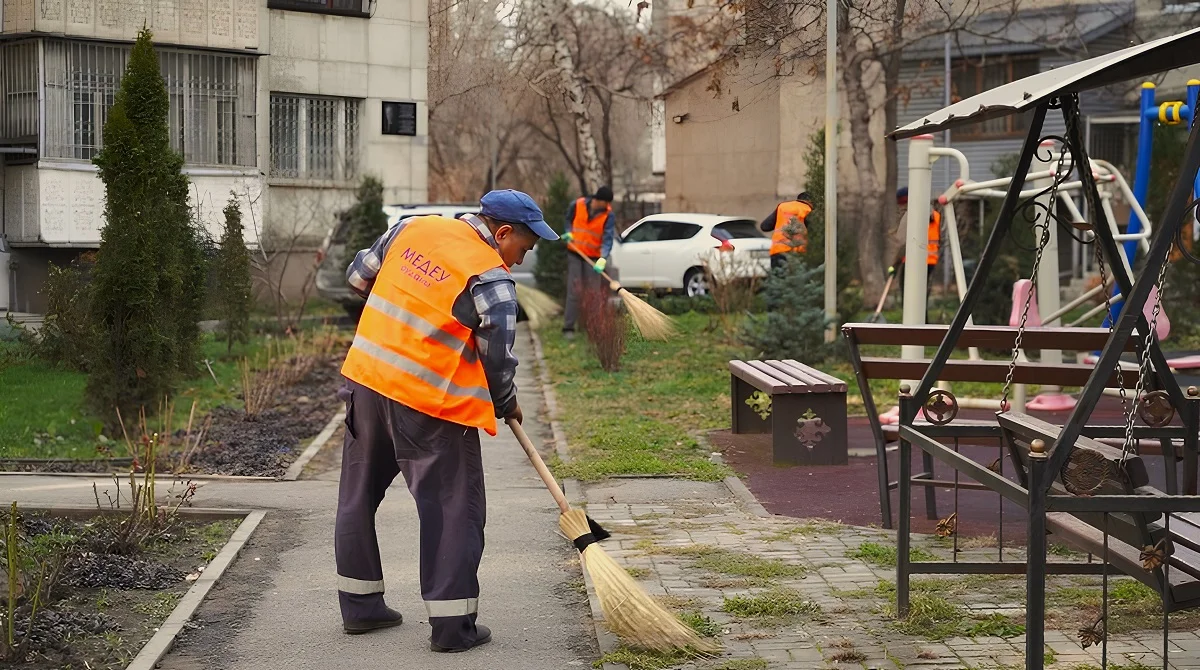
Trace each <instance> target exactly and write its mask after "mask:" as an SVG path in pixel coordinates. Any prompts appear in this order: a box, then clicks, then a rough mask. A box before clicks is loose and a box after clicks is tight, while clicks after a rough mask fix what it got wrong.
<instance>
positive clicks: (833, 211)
mask: <svg viewBox="0 0 1200 670" xmlns="http://www.w3.org/2000/svg"><path fill="white" fill-rule="evenodd" d="M839 1H840V0H828V5H827V7H826V9H825V23H826V32H825V318H826V319H827V320H828V323H829V325H828V326H827V327H826V330H825V341H826V342H832V341H833V339H834V337H835V336H836V334H837V324H836V323H835V322H834V319H835V318H836V316H837V176H838V172H837V147H838V142H837V127H838V89H837V28H838V2H839Z"/></svg>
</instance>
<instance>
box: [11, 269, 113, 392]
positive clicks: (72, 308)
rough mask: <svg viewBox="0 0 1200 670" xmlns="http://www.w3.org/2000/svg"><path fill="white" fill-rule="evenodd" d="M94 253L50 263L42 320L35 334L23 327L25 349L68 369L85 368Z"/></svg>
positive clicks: (22, 338) (90, 343) (89, 326)
mask: <svg viewBox="0 0 1200 670" xmlns="http://www.w3.org/2000/svg"><path fill="white" fill-rule="evenodd" d="M95 264H96V254H95V253H94V252H88V253H84V254H81V255H80V256H79V257H78V258H76V259H75V260H73V261H71V263H70V265H68V266H66V267H59V266H57V265H53V264H51V265H50V268H49V276H48V277H47V279H46V284H45V286H44V288H43V291H44V292H45V294H46V320H45V321H44V322H43V323H42V327H41V328H39V329H38V331H37V332H36V333H32V332H30V331H25V330H23V331H22V333H21V340H22V344H23V345H24V348H25V349H26V351H27V352H28V353H29V354H31V355H33V356H35V357H37V358H40V359H42V360H44V361H47V362H49V363H52V364H54V365H56V366H61V367H64V368H67V369H69V370H78V371H81V372H82V371H86V370H87V362H88V356H87V353H88V348H89V347H90V346H91V345H92V340H93V338H94V335H93V333H92V331H91V325H90V324H91V320H90V319H89V318H88V312H89V309H90V306H89V303H90V300H91V291H90V284H89V282H90V281H91V275H92V269H93V267H94V266H95Z"/></svg>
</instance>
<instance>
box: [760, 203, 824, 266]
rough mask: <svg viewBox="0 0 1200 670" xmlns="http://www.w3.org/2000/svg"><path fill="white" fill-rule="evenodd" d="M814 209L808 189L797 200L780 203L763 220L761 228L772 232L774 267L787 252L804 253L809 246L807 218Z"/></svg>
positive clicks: (772, 262)
mask: <svg viewBox="0 0 1200 670" xmlns="http://www.w3.org/2000/svg"><path fill="white" fill-rule="evenodd" d="M812 209H813V207H812V196H810V195H809V194H808V192H807V191H806V192H804V193H801V194H800V195H798V196H796V199H795V200H789V201H788V202H782V203H780V204H779V205H778V206H777V207H775V211H774V212H771V213H770V214H768V215H767V218H765V219H763V220H762V223H761V224H760V225H759V228H760V229H761V230H762V231H763V232H769V233H771V266H772V267H778V266H779V265H780V264H781V263H782V262H783V261H784V260H785V259H786V258H787V256H786V255H785V254H788V253H791V252H795V253H801V254H802V253H804V251H805V250H806V249H807V248H808V225H807V224H806V223H805V219H807V218H808V215H809V214H810V213H811V212H812Z"/></svg>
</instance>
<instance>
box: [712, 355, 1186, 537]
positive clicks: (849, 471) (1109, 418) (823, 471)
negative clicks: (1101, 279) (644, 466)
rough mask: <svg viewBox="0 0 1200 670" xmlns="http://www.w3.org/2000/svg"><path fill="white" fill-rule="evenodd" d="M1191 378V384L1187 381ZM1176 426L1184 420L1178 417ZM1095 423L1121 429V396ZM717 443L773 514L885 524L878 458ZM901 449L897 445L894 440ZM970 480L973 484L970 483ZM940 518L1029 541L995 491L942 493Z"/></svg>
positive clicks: (979, 457) (917, 518)
mask: <svg viewBox="0 0 1200 670" xmlns="http://www.w3.org/2000/svg"><path fill="white" fill-rule="evenodd" d="M1185 380H1186V381H1185ZM1198 382H1200V379H1197V378H1195V377H1189V378H1181V383H1183V384H1184V386H1185V387H1186V386H1187V385H1188V384H1197V383H1198ZM1031 414H1034V415H1035V416H1037V417H1038V418H1040V419H1043V420H1045V421H1049V422H1051V423H1056V424H1060V425H1061V424H1065V423H1066V421H1067V417H1068V414H1067V413H1066V412H1031ZM960 416H961V417H962V418H965V419H988V418H992V417H994V416H995V415H994V413H992V412H989V411H987V410H968V409H964V410H962V411H961V412H960ZM1176 421H1178V419H1176ZM1090 422H1091V423H1097V424H1105V425H1121V424H1122V422H1123V415H1122V411H1121V401H1120V399H1119V398H1110V397H1107V396H1106V397H1104V398H1102V399H1101V401H1100V403H1099V404H1098V405H1097V408H1096V410H1095V411H1094V412H1093V413H1092V418H1091V421H1090ZM709 439H710V440H711V441H712V444H713V446H714V447H715V448H716V449H717V450H719V451H721V452H722V453H723V454H724V458H725V461H726V463H728V464H729V466H730V467H732V468H733V469H734V470H736V471H737V472H739V473H741V474H742V475H744V476H745V482H746V485H747V486H748V487H749V488H750V490H751V491H752V492H753V493H754V495H755V497H757V498H758V500H759V502H761V503H762V504H763V506H764V507H766V508H767V510H768V511H769V512H771V513H772V514H780V515H784V516H791V517H798V518H817V519H826V520H829V521H837V522H841V523H846V524H851V525H857V526H870V525H876V526H879V525H882V522H883V519H882V516H881V515H880V511H879V493H878V492H879V485H878V478H879V475H878V470H877V468H876V463H877V460H876V457H875V456H871V457H866V458H851V459H850V462H849V464H848V465H838V466H791V467H787V466H776V465H774V464H772V463H771V438H770V435H732V434H731V433H730V432H729V431H728V430H722V431H715V432H713V433H710V434H709ZM848 441H849V446H850V448H851V449H874V439H873V438H872V436H871V429H870V425H869V424H868V422H867V419H866V417H862V416H859V417H851V418H850V420H849V437H848ZM891 446H893V447H894V446H895V443H894V442H893V443H891ZM960 447H961V451H962V453H963V454H965V455H968V456H970V457H971V458H972V459H974V460H975V461H977V462H979V463H982V464H984V465H987V464H990V463H992V462H993V461H995V460H996V457H997V456H999V455H1000V450H999V448H998V447H996V446H973V445H969V444H965V443H964V444H962V445H960ZM1157 450H1158V445H1157V443H1154V444H1152V445H1149V448H1148V449H1147V450H1146V451H1153V452H1157ZM914 452H916V453H914V454H913V464H912V468H913V469H912V471H913V472H914V473H917V472H921V471H922V467H921V458H920V452H919V451H918V450H914ZM887 457H888V475H889V477H890V478H891V480H892V481H895V480H896V477H897V475H898V473H899V463H898V460H899V459H898V453H897V451H896V450H895V449H892V450H890V451H889V452H888V456H887ZM1142 459H1143V460H1144V461H1145V462H1146V467H1147V469H1148V470H1149V472H1150V480H1151V485H1152V486H1154V487H1156V488H1158V489H1160V490H1163V489H1165V478H1166V475H1165V473H1164V470H1163V461H1162V457H1161V456H1159V455H1157V454H1156V453H1154V454H1150V453H1147V454H1144V455H1143V456H1142ZM1005 468H1006V470H1005V473H1006V474H1007V475H1008V476H1009V477H1010V478H1012V475H1011V467H1010V464H1009V463H1007V461H1006V462H1005ZM934 473H935V476H936V477H937V478H938V479H950V480H952V479H953V478H954V471H953V470H952V469H951V468H950V467H948V466H945V465H943V464H941V463H935V465H934ZM964 481H968V480H966V479H965V478H964ZM936 491H937V512H938V516H939V517H941V518H945V517H947V516H949V515H950V514H951V513H953V512H955V511H956V510H957V513H958V529H959V534H960V536H964V537H970V536H988V535H997V536H999V535H1000V534H1001V533H1002V534H1003V538H1004V542H1005V544H1008V543H1009V542H1010V540H1011V541H1014V542H1023V541H1024V537H1025V535H1026V528H1025V524H1026V519H1027V515H1026V514H1025V512H1024V510H1022V509H1021V508H1019V507H1018V506H1017V505H1015V504H1014V503H1011V502H1008V501H1005V502H1004V503H1003V519H1004V524H1003V529H1001V527H1000V518H1001V503H1000V496H999V494H996V493H992V492H990V491H965V490H960V491H959V492H958V494H957V507H956V496H955V492H954V490H953V489H936ZM891 500H892V503H891V504H892V516H893V521H894V520H895V518H896V515H897V514H898V513H899V505H898V492H897V491H892V493H891ZM912 510H913V513H912V527H913V530H914V532H922V533H931V532H933V530H934V527H935V526H936V524H937V520H936V519H934V520H930V519H926V518H925V516H926V515H925V490H924V488H923V487H913V507H912Z"/></svg>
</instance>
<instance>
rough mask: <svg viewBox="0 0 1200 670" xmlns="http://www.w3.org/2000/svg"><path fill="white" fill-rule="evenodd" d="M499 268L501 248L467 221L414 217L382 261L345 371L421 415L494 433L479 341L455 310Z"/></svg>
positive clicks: (348, 356)
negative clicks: (471, 284)
mask: <svg viewBox="0 0 1200 670" xmlns="http://www.w3.org/2000/svg"><path fill="white" fill-rule="evenodd" d="M500 267H505V265H504V261H503V260H502V259H501V258H500V254H499V252H497V251H496V250H495V249H493V248H492V247H491V245H489V244H488V243H487V242H485V241H484V240H483V239H482V238H480V237H479V234H478V233H477V232H475V229H474V227H472V226H471V224H469V223H466V222H464V221H458V220H455V219H447V218H443V217H440V216H425V217H420V218H416V219H413V220H411V221H410V222H408V223H407V224H406V225H405V226H404V230H402V231H400V232H399V233H398V234H397V235H396V238H395V239H394V240H393V241H392V244H391V247H390V248H389V250H388V252H387V255H386V256H385V257H384V259H383V264H382V266H381V267H380V269H379V275H378V276H377V277H376V278H375V284H374V286H372V287H371V295H370V296H369V297H368V298H367V305H366V308H365V309H364V310H363V313H362V318H361V319H360V320H359V322H358V331H357V332H356V333H355V335H354V344H353V345H351V347H350V352H349V353H348V354H347V355H346V362H345V363H344V364H343V365H342V374H343V375H344V376H345V377H346V378H347V379H351V380H353V381H355V382H358V383H359V384H362V385H363V386H365V387H367V388H369V389H371V390H373V391H375V392H376V393H379V394H380V395H382V396H385V397H387V398H391V399H392V400H395V401H396V402H398V403H400V404H402V405H405V406H408V407H411V408H412V409H415V410H417V411H418V412H421V413H423V414H428V415H429V416H432V417H436V418H439V419H444V420H446V421H450V422H452V423H457V424H460V425H463V426H470V427H473V428H482V429H483V430H485V431H487V433H488V435H495V434H496V414H495V409H494V406H493V404H492V395H491V392H490V391H489V390H488V384H487V377H486V376H485V375H484V371H483V363H481V362H480V360H479V354H478V352H477V351H476V349H475V338H474V336H473V334H472V332H471V329H470V328H468V327H466V326H464V325H463V324H461V323H459V321H458V320H457V319H455V318H454V315H453V314H452V313H451V310H452V308H453V305H454V301H455V300H456V299H457V298H458V296H459V295H460V294H461V293H462V292H463V290H464V289H466V287H467V282H468V281H469V280H470V279H471V278H472V277H475V276H478V275H481V274H483V273H484V272H487V271H488V270H492V269H495V268H500ZM505 269H507V268H505Z"/></svg>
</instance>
